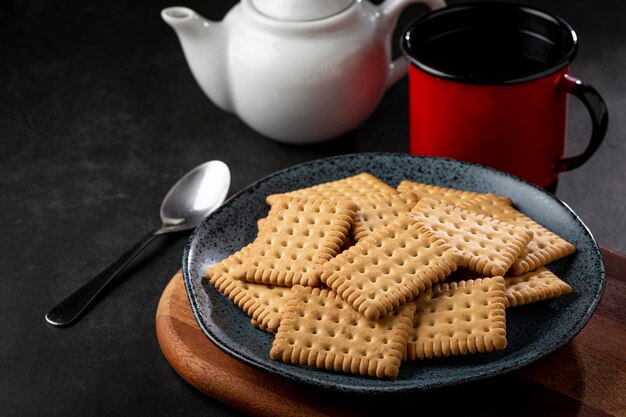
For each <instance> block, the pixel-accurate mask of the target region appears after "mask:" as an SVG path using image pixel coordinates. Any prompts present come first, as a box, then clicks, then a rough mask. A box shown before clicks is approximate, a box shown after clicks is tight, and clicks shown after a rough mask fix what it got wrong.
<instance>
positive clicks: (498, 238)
mask: <svg viewBox="0 0 626 417" xmlns="http://www.w3.org/2000/svg"><path fill="white" fill-rule="evenodd" d="M410 215H411V216H414V218H415V219H417V220H418V221H419V222H421V223H423V224H424V225H425V226H426V227H427V228H428V229H429V230H430V231H432V233H433V234H435V235H436V236H438V237H440V238H441V239H443V240H445V241H446V242H448V243H449V244H450V245H451V246H452V247H453V248H455V249H457V250H458V252H459V253H460V254H462V255H463V257H465V259H466V263H465V264H464V265H459V266H463V267H467V268H469V269H471V270H473V271H475V272H478V273H479V274H484V275H487V276H498V275H504V274H505V273H506V271H507V270H508V269H509V268H510V267H511V265H512V264H513V262H515V260H516V259H517V258H518V257H519V255H520V254H521V253H522V251H523V250H524V248H526V246H527V245H528V242H529V241H530V239H531V238H532V232H530V231H527V230H526V229H523V228H521V227H517V226H513V225H511V224H508V223H504V222H500V221H498V220H495V219H493V218H491V217H488V216H484V215H481V214H476V213H474V212H472V211H469V210H465V209H462V208H459V207H456V206H453V205H451V204H447V203H444V202H441V201H438V200H434V199H432V198H427V197H425V198H422V199H421V200H420V201H419V202H418V203H417V204H416V205H415V207H413V210H411V213H410Z"/></svg>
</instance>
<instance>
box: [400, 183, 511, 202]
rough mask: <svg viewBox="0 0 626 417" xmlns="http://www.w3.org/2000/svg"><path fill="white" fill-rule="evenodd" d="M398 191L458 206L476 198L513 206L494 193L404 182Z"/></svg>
mask: <svg viewBox="0 0 626 417" xmlns="http://www.w3.org/2000/svg"><path fill="white" fill-rule="evenodd" d="M396 189H397V190H398V191H399V192H413V193H415V195H417V198H419V199H422V198H424V197H430V198H434V199H436V200H439V201H443V202H446V203H450V204H457V203H458V202H460V201H466V200H470V201H471V200H473V199H474V198H476V197H482V198H485V199H489V200H492V201H497V202H500V203H503V204H509V205H510V204H511V199H510V198H508V197H502V196H497V195H495V194H492V193H485V194H483V193H476V192H474V191H463V190H457V189H455V188H446V187H439V186H436V185H432V184H425V183H421V182H415V181H409V180H404V181H402V182H401V183H400V184H398V187H396Z"/></svg>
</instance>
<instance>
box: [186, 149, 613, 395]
mask: <svg viewBox="0 0 626 417" xmlns="http://www.w3.org/2000/svg"><path fill="white" fill-rule="evenodd" d="M364 171H367V172H370V173H372V174H373V175H375V176H377V177H378V178H380V179H381V180H383V181H385V182H387V183H388V184H390V185H392V186H394V187H395V186H396V185H397V184H398V183H399V182H400V181H402V180H404V179H409V180H413V181H419V182H425V183H431V184H435V185H440V186H445V187H453V188H459V189H464V190H471V191H478V192H493V193H496V194H499V195H506V196H509V197H511V198H512V199H513V202H514V204H515V206H516V207H517V208H518V209H519V210H520V211H522V212H523V213H525V214H526V215H528V216H530V217H532V218H533V219H535V220H536V221H537V222H539V223H541V224H543V225H544V226H546V227H547V228H549V229H551V230H553V231H554V232H555V233H557V234H559V235H560V236H562V237H564V238H565V239H567V240H569V241H570V242H572V243H573V244H574V245H575V246H576V247H577V252H576V254H574V255H572V256H569V257H567V258H565V259H562V260H559V261H556V262H553V263H552V264H550V265H548V267H549V268H550V269H551V270H552V271H553V272H555V273H556V274H557V275H558V276H560V277H561V278H563V279H564V280H565V281H567V282H568V283H569V284H570V285H571V286H572V287H573V290H574V292H573V293H572V294H570V295H567V296H563V297H559V298H556V299H553V300H549V301H544V302H538V303H533V304H529V305H526V306H521V307H516V308H511V309H508V310H507V339H508V346H507V348H506V349H505V350H503V351H500V352H495V353H485V354H475V355H468V356H465V357H454V358H439V359H433V360H425V361H417V362H404V363H403V364H402V366H401V368H400V375H399V376H398V379H397V380H396V381H389V380H378V379H373V378H365V377H359V376H352V375H345V374H340V373H334V372H328V371H323V370H317V369H312V368H308V367H303V366H293V365H287V364H284V363H282V362H278V361H273V360H271V359H270V358H269V351H270V347H271V344H272V340H273V336H272V335H270V334H269V333H266V332H264V331H261V330H258V329H256V328H254V327H252V326H251V325H250V318H249V317H248V316H246V315H245V314H244V313H243V312H242V311H240V310H239V309H238V308H237V307H236V306H235V305H234V304H233V303H232V302H231V301H230V300H228V299H227V298H226V297H224V296H223V295H222V294H221V293H220V292H218V291H217V290H216V289H215V288H213V287H212V286H211V285H210V284H207V283H206V280H203V279H202V276H203V273H204V271H205V270H206V269H207V268H208V267H209V266H211V265H212V264H214V263H215V262H218V261H219V260H221V259H223V258H225V257H227V256H228V255H230V254H232V253H234V252H235V251H237V250H239V249H240V248H241V247H243V246H244V245H246V244H247V243H249V242H251V241H252V240H253V239H254V237H255V235H256V220H257V219H259V218H261V217H264V216H265V215H266V214H267V211H268V206H267V205H266V204H265V197H266V196H267V195H268V194H273V193H279V192H285V191H289V190H292V189H296V188H302V187H307V186H311V185H314V184H318V183H322V182H326V181H332V180H336V179H340V178H344V177H347V176H351V175H355V174H358V173H360V172H364ZM183 272H184V281H185V287H186V289H187V294H188V295H189V300H190V302H191V307H192V310H193V313H194V315H195V317H196V319H197V321H198V324H199V326H200V328H201V329H202V331H203V332H204V333H205V334H206V336H207V337H208V338H209V339H210V340H211V341H212V342H213V343H215V344H216V345H217V346H219V347H220V348H221V349H223V350H224V351H225V352H227V353H228V354H230V355H232V356H234V357H236V358H238V359H239V360H241V361H243V362H245V363H247V364H249V365H252V366H255V367H257V368H260V369H263V370H265V371H267V372H270V373H272V374H276V375H281V376H283V377H285V378H288V379H291V380H293V381H297V382H301V383H306V384H311V385H314V386H318V387H321V388H326V389H332V390H335V391H343V392H351V393H362V394H370V395H371V394H383V393H392V392H411V391H425V390H429V389H434V388H442V387H446V386H452V385H457V384H460V383H465V382H469V381H472V380H477V379H482V378H487V377H490V376H494V375H499V374H503V373H506V372H509V371H512V370H514V369H518V368H520V367H522V366H524V365H527V364H529V363H531V362H533V361H535V360H537V359H538V358H540V357H542V356H544V355H546V354H548V353H550V352H552V351H554V350H555V349H557V348H558V347H560V346H562V345H564V344H565V343H567V342H568V341H569V340H571V339H572V338H573V337H574V336H575V335H576V334H577V333H578V332H579V331H580V330H581V329H582V328H583V326H584V325H585V324H586V323H587V322H588V320H589V319H590V317H591V315H592V314H593V311H594V310H595V308H596V306H597V304H598V302H599V300H600V298H601V296H602V293H603V291H604V285H605V270H604V264H603V260H602V257H601V255H600V252H599V250H598V246H597V244H596V242H595V240H594V238H593V237H592V235H591V234H590V233H589V231H588V229H587V228H586V226H585V225H584V224H583V223H582V221H581V220H580V219H579V218H578V216H577V215H576V214H575V213H574V212H573V211H572V210H571V209H570V208H569V207H568V206H567V205H565V204H564V203H563V202H561V201H560V200H559V199H557V198H556V197H555V196H553V195H552V194H549V193H547V192H545V191H543V190H542V189H540V188H537V187H535V186H533V185H531V184H529V183H527V182H524V181H522V180H520V179H517V178H514V177H512V176H510V175H507V174H504V173H502V172H499V171H495V170H493V169H489V168H484V167H481V166H478V165H473V164H468V163H464V162H459V161H454V160H449V159H440V158H427V157H417V156H410V155H406V154H389V153H365V154H353V155H344V156H338V157H332V158H327V159H323V160H318V161H313V162H309V163H305V164H302V165H298V166H295V167H292V168H288V169H286V170H283V171H280V172H277V173H275V174H273V175H270V176H268V177H266V178H263V179H261V180H259V181H257V182H255V183H254V184H252V185H250V186H249V187H247V188H245V189H244V190H242V191H240V192H239V193H237V194H236V195H234V196H233V197H231V198H230V199H229V200H228V201H226V203H224V205H223V206H222V207H220V208H219V209H218V210H216V211H215V212H214V213H213V214H212V215H211V216H210V217H209V218H207V219H206V220H205V221H204V222H203V223H202V224H201V225H200V226H198V227H197V228H196V229H195V231H194V232H193V234H192V235H191V237H190V239H189V243H188V245H187V247H186V248H185V252H184V255H183Z"/></svg>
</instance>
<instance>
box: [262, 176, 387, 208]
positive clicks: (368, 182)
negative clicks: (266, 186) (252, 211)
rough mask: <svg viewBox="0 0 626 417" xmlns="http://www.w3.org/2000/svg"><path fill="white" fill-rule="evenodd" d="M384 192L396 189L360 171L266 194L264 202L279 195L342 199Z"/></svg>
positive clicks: (270, 201)
mask: <svg viewBox="0 0 626 417" xmlns="http://www.w3.org/2000/svg"><path fill="white" fill-rule="evenodd" d="M376 193H385V194H395V193H397V191H396V189H395V188H393V187H392V186H390V185H389V184H387V183H385V182H384V181H381V180H380V179H378V178H377V177H375V176H374V175H372V174H370V173H368V172H362V173H360V174H358V175H354V176H352V177H347V178H342V179H340V180H337V181H331V182H325V183H322V184H318V185H314V186H312V187H308V188H301V189H299V190H294V191H290V192H288V193H284V194H272V195H269V196H267V198H266V200H265V201H266V202H267V204H269V205H273V204H274V202H275V201H276V199H278V198H279V197H281V196H290V197H303V198H317V199H331V198H334V199H344V200H354V199H358V198H364V197H367V196H369V195H371V194H376Z"/></svg>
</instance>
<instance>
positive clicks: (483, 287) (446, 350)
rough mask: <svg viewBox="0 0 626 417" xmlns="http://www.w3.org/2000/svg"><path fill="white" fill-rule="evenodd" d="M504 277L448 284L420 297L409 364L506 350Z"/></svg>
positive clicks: (408, 351)
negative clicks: (417, 361)
mask: <svg viewBox="0 0 626 417" xmlns="http://www.w3.org/2000/svg"><path fill="white" fill-rule="evenodd" d="M504 288H505V286H504V279H503V278H502V277H493V278H484V279H476V280H470V281H460V282H450V283H448V282H444V283H442V284H437V285H435V286H433V288H432V289H431V290H430V291H428V292H426V293H424V294H422V295H420V297H419V298H418V299H417V300H416V302H415V304H416V306H417V308H416V310H415V316H414V318H413V330H412V331H411V336H410V337H409V341H408V343H407V350H406V357H405V359H406V360H415V359H431V358H433V357H442V356H451V355H467V354H469V353H476V352H491V351H494V350H502V349H504V348H505V347H506V344H507V340H506V319H505V301H506V297H505V293H504V291H505V290H504Z"/></svg>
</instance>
